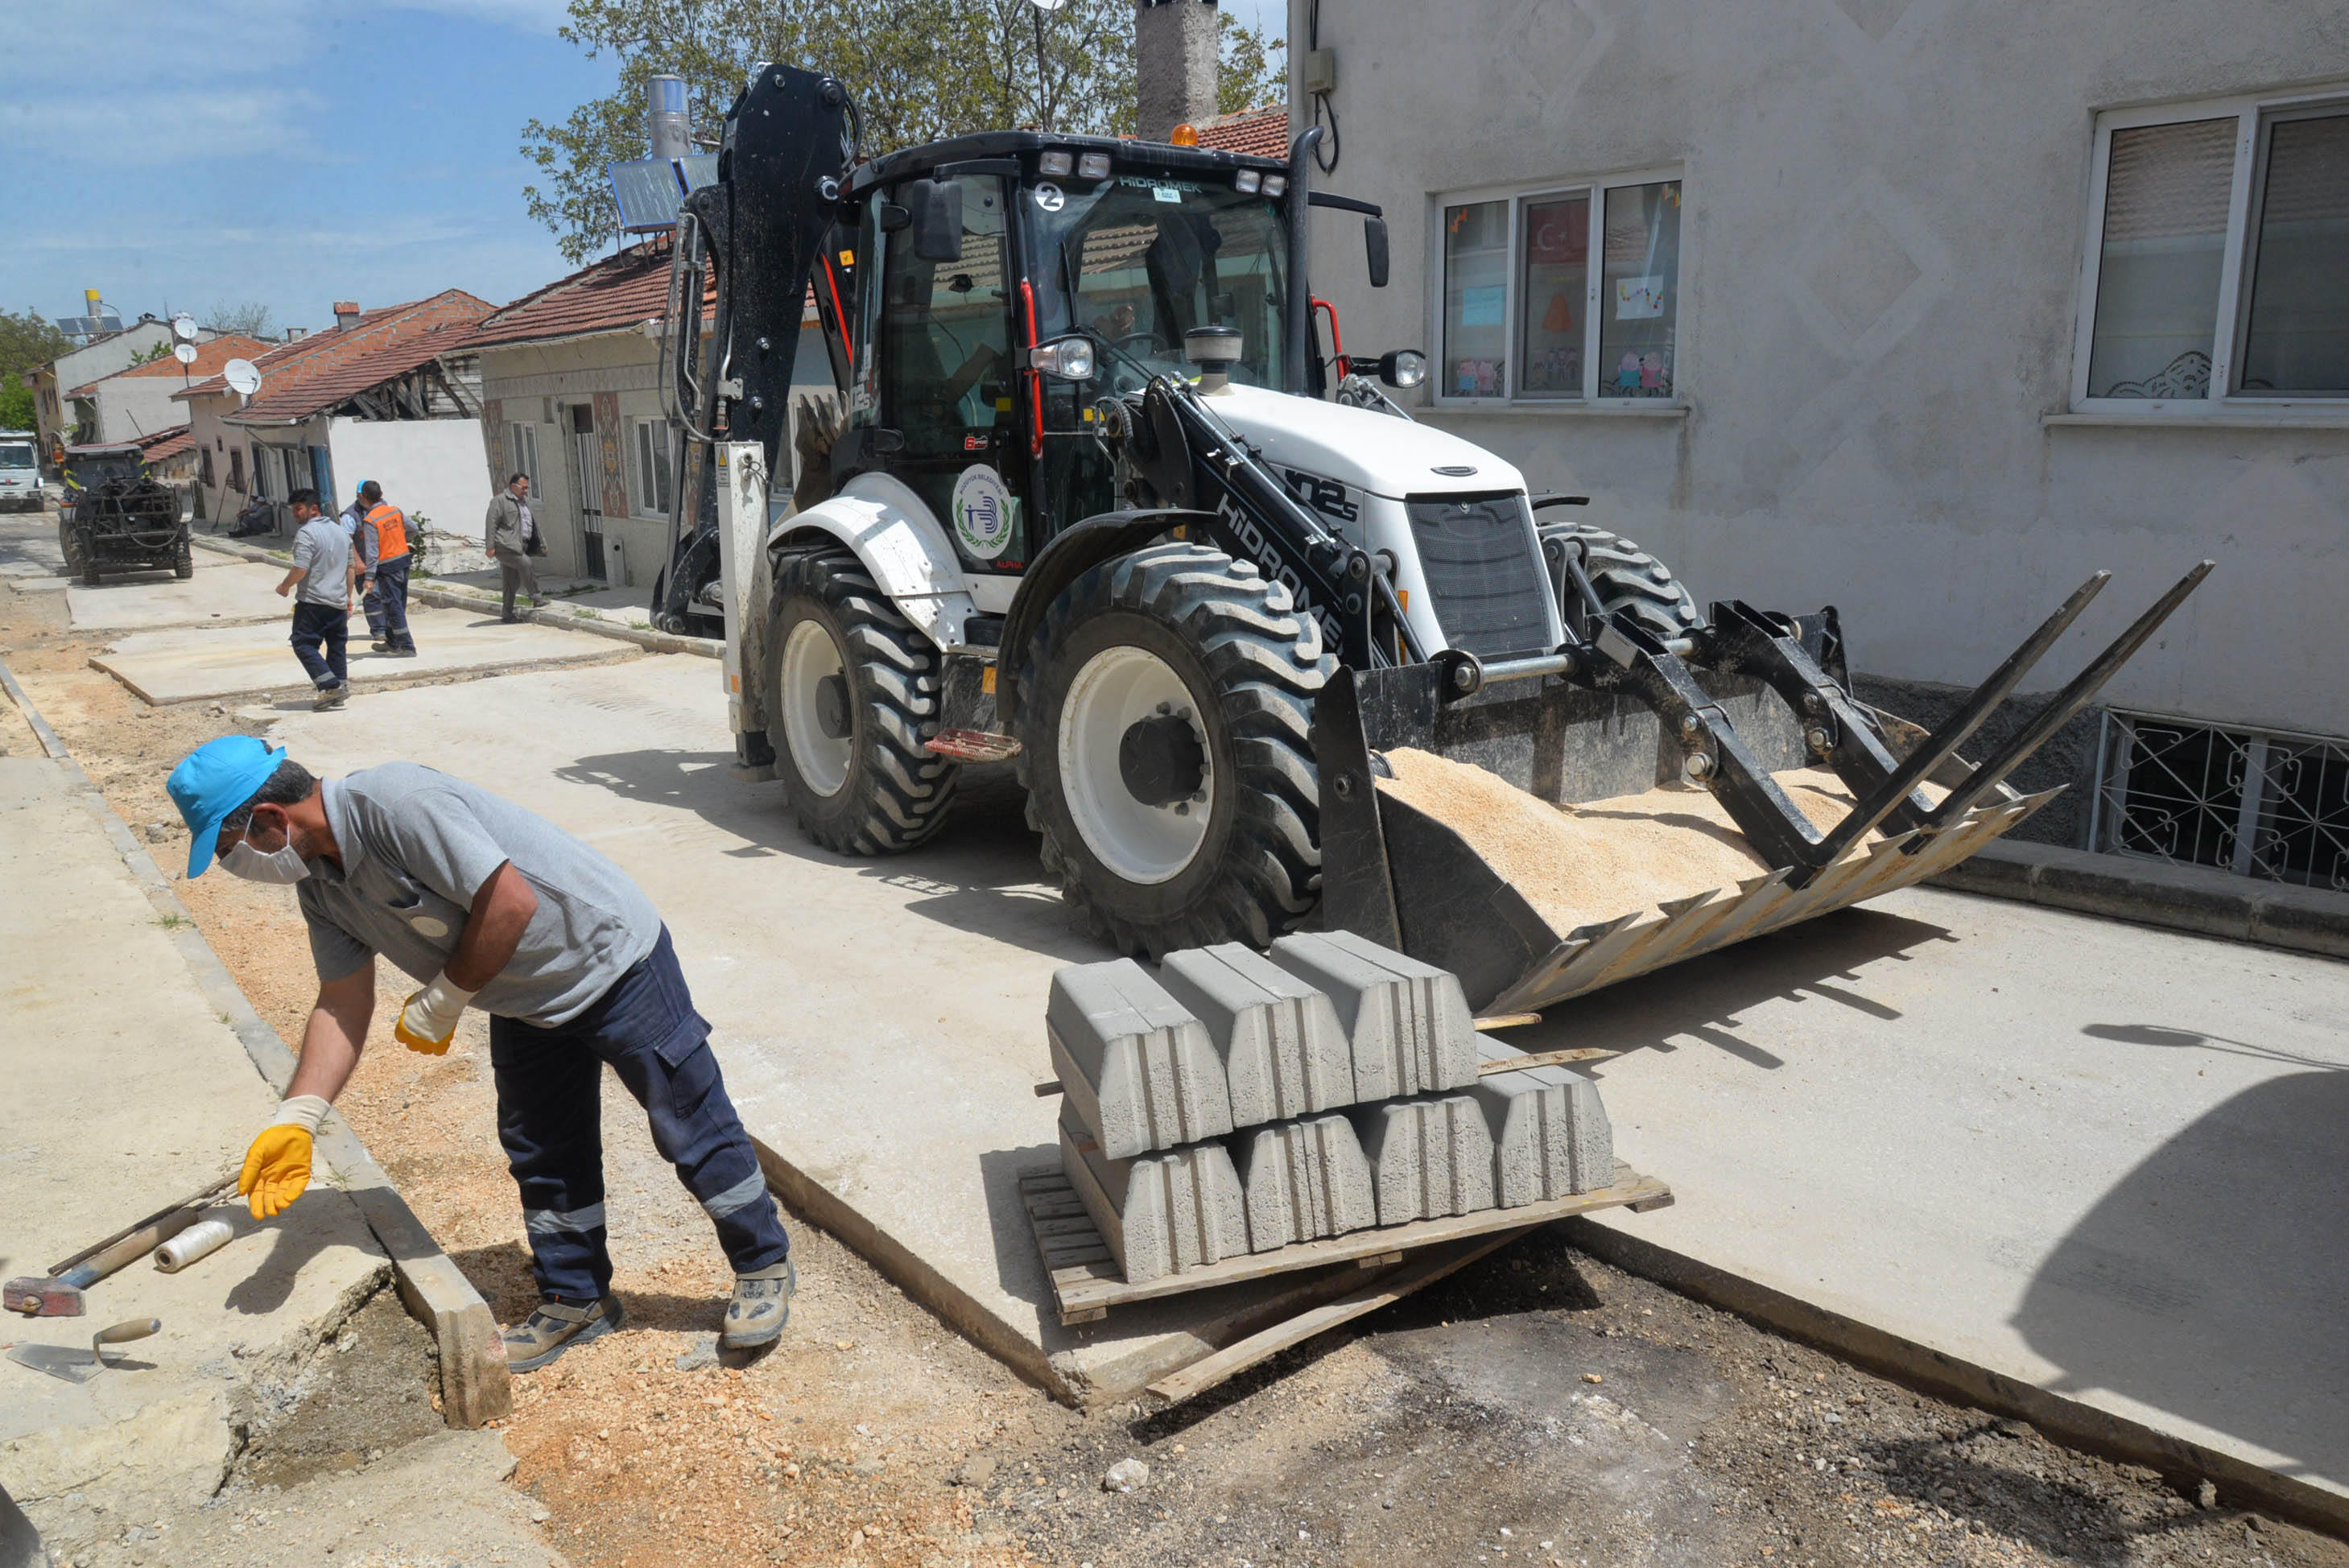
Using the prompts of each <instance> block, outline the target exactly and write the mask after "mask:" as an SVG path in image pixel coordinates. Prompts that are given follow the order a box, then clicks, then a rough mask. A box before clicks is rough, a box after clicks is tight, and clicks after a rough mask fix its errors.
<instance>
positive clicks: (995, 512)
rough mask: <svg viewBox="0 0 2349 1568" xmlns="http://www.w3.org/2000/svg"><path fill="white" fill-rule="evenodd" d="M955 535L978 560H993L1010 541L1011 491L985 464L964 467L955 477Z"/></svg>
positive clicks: (997, 474) (1000, 476)
mask: <svg viewBox="0 0 2349 1568" xmlns="http://www.w3.org/2000/svg"><path fill="white" fill-rule="evenodd" d="M951 510H952V511H953V513H954V531H955V537H956V538H957V540H959V541H960V542H962V547H963V548H964V549H965V550H968V551H969V552H971V554H973V555H975V556H977V557H978V559H979V560H981V561H992V560H994V559H995V558H996V557H997V556H999V555H1000V554H1002V553H1003V552H1004V550H1005V548H1006V547H1007V546H1009V544H1010V542H1011V525H1012V516H1011V511H1012V502H1011V491H1010V490H1009V487H1008V486H1006V485H1005V484H1004V482H1003V476H1002V475H1000V474H999V473H997V472H996V471H995V470H994V469H992V468H989V467H988V465H987V464H985V463H975V464H973V465H972V466H971V467H969V468H967V469H963V471H962V475H961V477H960V478H958V479H957V480H955V488H954V501H953V504H952V507H951Z"/></svg>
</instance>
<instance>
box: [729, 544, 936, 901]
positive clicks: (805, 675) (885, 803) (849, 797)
mask: <svg viewBox="0 0 2349 1568" xmlns="http://www.w3.org/2000/svg"><path fill="white" fill-rule="evenodd" d="M766 696H767V711H768V736H769V738H770V739H771V741H772V742H773V744H774V748H775V777H776V778H777V779H779V780H781V783H782V786H783V794H784V796H785V797H786V798H787V799H789V800H790V801H791V807H792V815H793V816H794V817H795V818H797V819H798V820H799V825H800V829H801V830H802V832H804V833H806V834H807V836H808V837H809V838H811V839H812V840H814V841H816V842H817V843H819V844H822V845H823V847H824V848H826V849H828V850H835V851H839V852H840V853H842V854H849V855H885V854H895V853H896V852H897V851H901V850H910V849H912V848H914V846H916V844H919V843H921V842H922V841H924V840H926V839H927V838H929V836H930V835H931V834H933V833H935V832H936V831H937V830H938V829H939V828H940V827H941V826H943V825H944V824H945V821H946V817H947V807H948V806H949V805H951V804H952V803H953V800H954V793H955V766H954V764H953V763H951V762H949V761H947V759H946V758H943V757H940V756H938V755H936V753H935V752H932V751H930V750H928V749H926V747H925V744H924V743H925V742H926V741H927V740H928V739H929V738H930V737H931V736H933V735H935V734H936V733H937V727H938V711H939V704H938V655H937V651H936V649H935V648H933V647H931V646H930V645H929V644H928V643H927V642H926V641H925V640H924V639H923V638H922V635H921V634H919V633H918V632H916V631H915V630H914V628H913V626H912V625H911V624H909V623H907V621H906V620H905V617H904V616H902V615H900V614H897V611H896V607H895V605H893V604H891V603H889V599H888V596H887V595H886V594H885V593H882V592H881V590H880V589H879V588H878V587H877V586H875V585H874V581H873V577H872V574H871V573H868V572H867V571H865V569H864V564H863V563H862V562H859V561H858V560H857V559H856V557H855V556H854V555H852V554H850V553H849V552H846V551H844V550H843V551H823V552H818V553H815V554H811V555H802V556H799V557H797V558H796V559H794V560H792V562H790V563H789V564H788V565H786V566H785V567H784V568H783V569H782V571H781V573H778V574H777V576H776V581H775V597H774V614H773V618H772V620H771V622H770V624H769V627H768V634H767V659H766Z"/></svg>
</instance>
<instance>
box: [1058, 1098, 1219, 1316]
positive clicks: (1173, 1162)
mask: <svg viewBox="0 0 2349 1568" xmlns="http://www.w3.org/2000/svg"><path fill="white" fill-rule="evenodd" d="M1073 1109H1074V1108H1073V1107H1070V1106H1063V1107H1062V1108H1061V1122H1060V1133H1061V1168H1062V1169H1063V1170H1064V1171H1067V1172H1068V1176H1069V1185H1070V1186H1071V1187H1072V1188H1074V1189H1075V1190H1076V1194H1077V1200H1078V1202H1081V1203H1082V1204H1084V1206H1085V1211H1086V1212H1088V1213H1090V1214H1091V1215H1092V1219H1093V1223H1094V1225H1095V1226H1096V1227H1098V1228H1099V1230H1100V1231H1101V1233H1102V1241H1104V1242H1106V1243H1109V1249H1110V1251H1111V1252H1112V1253H1114V1254H1115V1255H1116V1257H1117V1260H1118V1264H1119V1265H1120V1266H1121V1267H1123V1269H1124V1271H1125V1277H1126V1278H1127V1280H1129V1281H1130V1282H1132V1283H1133V1284H1144V1283H1146V1282H1147V1281H1150V1280H1154V1279H1158V1278H1160V1277H1162V1276H1164V1275H1166V1274H1180V1273H1182V1272H1183V1271H1184V1270H1185V1269H1195V1268H1197V1267H1198V1266H1199V1265H1200V1264H1212V1263H1220V1262H1222V1261H1223V1260H1224V1259H1226V1258H1228V1257H1237V1256H1238V1255H1239V1254H1241V1253H1245V1252H1247V1250H1248V1228H1247V1196H1246V1194H1245V1193H1243V1192H1242V1191H1241V1190H1240V1179H1239V1175H1238V1172H1237V1171H1234V1170H1233V1169H1232V1156H1231V1151H1230V1150H1227V1149H1226V1148H1225V1147H1224V1146H1223V1145H1222V1144H1221V1143H1216V1142H1207V1143H1195V1144H1193V1145H1191V1146H1190V1147H1189V1148H1187V1149H1169V1150H1161V1151H1159V1152H1156V1153H1151V1154H1142V1155H1137V1156H1135V1157H1134V1158H1133V1159H1131V1160H1112V1159H1109V1158H1106V1157H1105V1156H1104V1155H1103V1154H1102V1150H1101V1147H1100V1146H1099V1145H1098V1144H1096V1143H1094V1142H1093V1140H1092V1139H1091V1138H1090V1137H1088V1136H1087V1135H1086V1130H1085V1129H1084V1128H1083V1127H1082V1126H1081V1125H1079V1124H1078V1122H1077V1120H1076V1118H1075V1116H1074V1115H1073V1114H1072V1111H1073Z"/></svg>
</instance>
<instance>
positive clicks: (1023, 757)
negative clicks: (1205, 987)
mask: <svg viewBox="0 0 2349 1568" xmlns="http://www.w3.org/2000/svg"><path fill="white" fill-rule="evenodd" d="M1110 610H1124V611H1129V612H1133V613H1136V614H1142V615H1144V616H1147V617H1148V618H1150V619H1152V620H1154V621H1156V622H1158V623H1160V624H1162V625H1164V626H1165V627H1168V628H1170V629H1172V630H1174V632H1176V633H1177V634H1179V635H1180V636H1181V637H1182V639H1183V640H1184V641H1185V643H1187V644H1188V645H1189V646H1190V647H1191V648H1192V649H1194V650H1195V652H1196V654H1197V655H1198V657H1199V660H1200V663H1201V664H1202V665H1205V666H1206V670H1207V672H1208V674H1209V676H1211V678H1213V679H1214V680H1215V681H1216V685H1217V686H1218V687H1219V689H1220V692H1221V697H1220V707H1221V711H1222V715H1223V717H1224V721H1225V723H1226V726H1227V727H1228V729H1229V732H1230V735H1231V742H1232V754H1233V758H1234V762H1235V767H1236V769H1237V773H1238V777H1237V779H1233V780H1232V781H1231V788H1232V789H1233V790H1234V797H1233V798H1234V800H1235V814H1234V816H1233V819H1232V824H1231V830H1230V831H1231V841H1230V845H1229V850H1228V852H1227V853H1226V855H1225V856H1224V858H1223V874H1221V875H1220V876H1218V877H1217V878H1216V879H1215V881H1214V882H1212V883H1211V884H1210V885H1208V886H1207V887H1206V888H1205V889H1204V890H1203V891H1202V892H1201V893H1200V894H1199V895H1198V896H1196V897H1195V898H1193V899H1192V900H1191V901H1190V902H1189V903H1187V904H1186V905H1185V907H1184V908H1182V909H1181V910H1179V911H1176V912H1174V913H1170V914H1169V915H1167V916H1166V917H1164V918H1163V919H1158V920H1153V921H1146V922H1145V921H1143V920H1138V919H1135V918H1133V917H1130V916H1127V915H1123V914H1121V913H1116V912H1113V911H1112V910H1110V909H1107V908H1105V907H1103V905H1102V903H1101V902H1100V901H1099V900H1098V899H1097V898H1096V897H1095V896H1094V895H1093V893H1092V890H1091V889H1090V888H1089V887H1088V886H1087V885H1086V874H1087V868H1088V866H1089V865H1090V864H1091V860H1090V857H1089V856H1086V855H1085V854H1083V852H1082V851H1081V848H1080V847H1075V846H1064V845H1062V844H1061V843H1060V842H1058V841H1057V840H1056V837H1055V834H1054V832H1053V830H1052V829H1051V827H1050V823H1049V822H1048V820H1047V815H1048V814H1047V813H1044V812H1042V811H1040V810H1038V808H1037V805H1036V801H1037V798H1038V789H1037V785H1038V779H1037V777H1036V771H1035V770H1036V769H1039V768H1043V767H1050V766H1053V765H1054V762H1053V759H1054V758H1057V756H1058V748H1057V747H1056V746H1055V745H1054V744H1053V738H1054V733H1055V722H1056V720H1057V717H1058V716H1057V715H1056V714H1055V715H1048V714H1045V713H1043V712H1042V709H1041V705H1040V704H1023V707H1022V711H1021V714H1020V718H1019V728H1020V734H1021V739H1022V742H1023V744H1022V746H1021V748H1020V751H1019V763H1018V767H1019V782H1020V784H1021V785H1022V786H1023V787H1024V788H1025V789H1027V791H1028V800H1029V805H1028V820H1029V825H1030V827H1032V828H1035V829H1036V830H1038V831H1039V832H1040V834H1041V835H1042V838H1043V849H1042V858H1043V862H1044V869H1045V870H1046V871H1047V872H1049V873H1050V875H1051V876H1052V878H1053V879H1054V880H1055V881H1057V882H1059V883H1060V885H1061V893H1062V896H1063V898H1064V900H1065V901H1066V903H1067V906H1068V909H1069V911H1070V914H1071V918H1072V920H1073V921H1074V922H1075V923H1076V924H1077V925H1078V926H1079V927H1080V928H1081V929H1083V930H1085V931H1087V932H1089V933H1090V934H1093V935H1096V936H1100V937H1102V938H1104V939H1106V940H1107V941H1108V942H1109V943H1110V944H1112V945H1113V946H1115V947H1116V948H1118V949H1119V950H1120V951H1121V952H1124V953H1129V954H1145V953H1146V954H1149V955H1151V956H1152V957H1159V956H1163V955H1164V954H1166V953H1169V952H1172V951H1174V950H1175V949H1178V948H1186V947H1204V946H1207V945H1209V944H1214V943H1218V942H1234V941H1238V942H1247V943H1249V944H1252V945H1254V946H1257V947H1266V946H1269V945H1270V944H1271V942H1272V939H1273V938H1274V937H1276V936H1278V935H1280V934H1283V933H1284V932H1288V931H1291V930H1294V929H1295V928H1296V927H1297V926H1298V925H1299V923H1301V922H1302V921H1303V920H1304V919H1305V917H1306V916H1307V915H1308V914H1309V913H1311V912H1312V910H1313V908H1314V905H1315V904H1316V903H1317V902H1318V901H1319V896H1320V881H1321V849H1320V842H1319V812H1320V790H1319V776H1318V774H1317V773H1316V771H1315V769H1314V763H1313V748H1312V742H1311V738H1310V731H1311V727H1312V722H1313V703H1314V698H1315V697H1316V696H1317V695H1318V694H1319V691H1320V689H1321V686H1322V685H1323V683H1325V682H1326V681H1327V680H1328V679H1329V678H1330V676H1331V675H1332V674H1333V673H1335V671H1336V669H1337V666H1338V661H1337V660H1336V659H1335V658H1334V657H1332V656H1331V655H1330V653H1329V652H1328V651H1327V650H1326V649H1325V648H1324V647H1323V646H1322V641H1321V634H1320V629H1319V625H1318V624H1316V623H1315V622H1314V621H1313V620H1312V618H1311V617H1309V616H1307V615H1302V614H1298V613H1297V612H1296V610H1295V607H1294V605H1293V603H1292V602H1291V600H1290V598H1289V594H1288V589H1286V588H1284V587H1282V586H1280V585H1279V584H1278V583H1272V582H1270V581H1268V579H1266V578H1265V577H1264V576H1263V574H1262V573H1260V572H1258V571H1257V568H1256V567H1255V565H1254V564H1253V563H1250V562H1235V561H1233V560H1232V558H1231V557H1230V556H1228V555H1226V554H1225V553H1224V552H1221V551H1218V550H1214V549H1210V548H1208V547H1206V546H1205V545H1200V544H1190V543H1178V544H1164V545H1154V546H1152V547H1150V548H1148V549H1145V550H1141V551H1137V552H1134V553H1133V554H1131V555H1126V556H1122V557H1120V558H1118V559H1117V560H1114V561H1110V562H1103V563H1102V564H1101V565H1099V566H1096V567H1094V568H1093V569H1092V570H1091V571H1090V572H1087V573H1085V574H1084V575H1083V576H1081V577H1080V578H1078V580H1077V581H1076V582H1075V583H1072V584H1071V585H1070V587H1069V588H1068V589H1067V591H1065V592H1064V593H1062V594H1061V596H1060V598H1059V599H1057V600H1056V601H1054V603H1052V605H1051V607H1050V609H1049V610H1048V611H1047V612H1046V614H1045V617H1044V621H1043V624H1042V625H1041V626H1040V628H1039V630H1038V634H1037V636H1036V638H1035V640H1034V641H1033V642H1032V643H1031V644H1030V647H1029V650H1028V652H1027V654H1026V655H1025V656H1024V658H1023V660H1022V662H1021V667H1020V674H1019V689H1020V690H1021V691H1022V692H1023V693H1029V694H1034V695H1037V696H1040V695H1041V694H1042V693H1043V691H1044V684H1043V669H1044V664H1045V660H1046V656H1047V654H1048V652H1049V651H1050V650H1052V649H1056V648H1058V647H1060V646H1061V645H1062V644H1063V643H1064V642H1065V641H1066V640H1067V638H1068V637H1069V635H1070V634H1071V632H1072V631H1073V630H1074V629H1075V628H1076V627H1077V626H1078V625H1080V624H1081V623H1083V622H1084V621H1086V620H1089V619H1090V618H1092V616H1094V615H1096V614H1101V613H1103V612H1105V611H1110ZM1053 787H1054V789H1055V791H1056V792H1057V789H1058V780H1057V779H1055V780H1054V781H1053Z"/></svg>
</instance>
